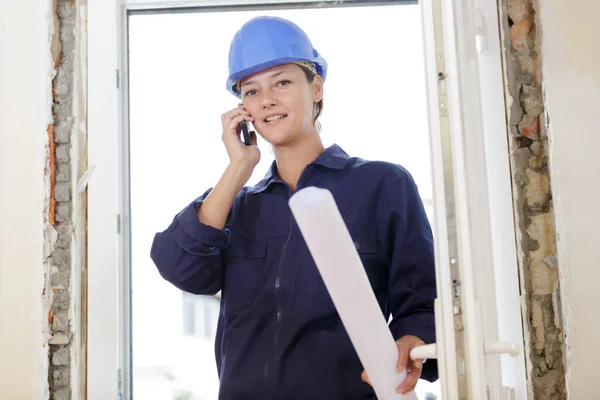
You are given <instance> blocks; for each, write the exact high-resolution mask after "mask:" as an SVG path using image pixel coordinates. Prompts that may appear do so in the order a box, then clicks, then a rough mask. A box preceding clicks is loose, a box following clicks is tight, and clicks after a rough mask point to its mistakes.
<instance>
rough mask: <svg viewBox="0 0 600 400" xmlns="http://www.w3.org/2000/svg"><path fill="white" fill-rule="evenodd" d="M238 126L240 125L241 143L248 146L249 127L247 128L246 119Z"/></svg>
mask: <svg viewBox="0 0 600 400" xmlns="http://www.w3.org/2000/svg"><path fill="white" fill-rule="evenodd" d="M240 126H241V127H242V143H244V144H245V145H246V146H250V144H251V142H250V129H249V128H248V121H242V122H240Z"/></svg>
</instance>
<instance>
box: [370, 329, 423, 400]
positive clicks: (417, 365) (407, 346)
mask: <svg viewBox="0 0 600 400" xmlns="http://www.w3.org/2000/svg"><path fill="white" fill-rule="evenodd" d="M424 344H425V342H423V341H422V340H421V339H420V338H418V337H417V336H414V335H406V336H402V337H401V338H400V339H398V340H397V341H396V346H397V347H398V363H397V365H396V367H397V368H398V371H399V372H401V371H403V370H404V369H405V368H407V369H408V370H407V375H406V379H404V381H403V382H402V383H401V384H400V386H398V387H397V388H396V392H397V393H400V394H403V395H404V394H407V393H409V392H412V391H413V390H414V389H415V386H417V382H418V381H419V378H420V377H421V370H422V368H423V363H424V362H425V360H413V359H411V358H410V351H411V350H412V349H413V347H417V346H423V345H424ZM361 378H362V380H363V381H365V382H367V383H368V384H369V385H371V386H373V385H372V384H371V381H370V380H369V376H368V375H367V371H363V373H362V375H361Z"/></svg>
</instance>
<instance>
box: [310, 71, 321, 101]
mask: <svg viewBox="0 0 600 400" xmlns="http://www.w3.org/2000/svg"><path fill="white" fill-rule="evenodd" d="M312 95H313V96H312V100H313V103H318V102H319V101H321V100H323V79H321V76H320V75H316V76H315V78H314V80H313V82H312Z"/></svg>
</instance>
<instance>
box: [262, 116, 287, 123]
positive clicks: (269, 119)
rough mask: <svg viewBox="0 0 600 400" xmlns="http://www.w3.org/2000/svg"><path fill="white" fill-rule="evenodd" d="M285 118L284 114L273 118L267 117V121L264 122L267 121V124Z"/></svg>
mask: <svg viewBox="0 0 600 400" xmlns="http://www.w3.org/2000/svg"><path fill="white" fill-rule="evenodd" d="M286 116H287V115H285V114H278V115H273V116H271V117H268V118H267V119H265V121H267V122H271V121H275V120H278V119H280V118H283V117H286Z"/></svg>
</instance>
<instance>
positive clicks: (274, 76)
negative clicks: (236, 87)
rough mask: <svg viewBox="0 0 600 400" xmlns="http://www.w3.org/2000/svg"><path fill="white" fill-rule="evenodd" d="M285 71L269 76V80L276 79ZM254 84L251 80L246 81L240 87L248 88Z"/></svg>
mask: <svg viewBox="0 0 600 400" xmlns="http://www.w3.org/2000/svg"><path fill="white" fill-rule="evenodd" d="M286 72H287V71H286V70H281V71H279V72H275V73H273V74H272V75H269V79H273V78H277V77H278V76H279V75H281V74H285V73H286ZM253 83H255V82H254V81H253V80H252V79H250V80H249V81H246V82H244V83H242V85H241V86H240V87H244V86H248V85H251V84H253Z"/></svg>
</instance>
